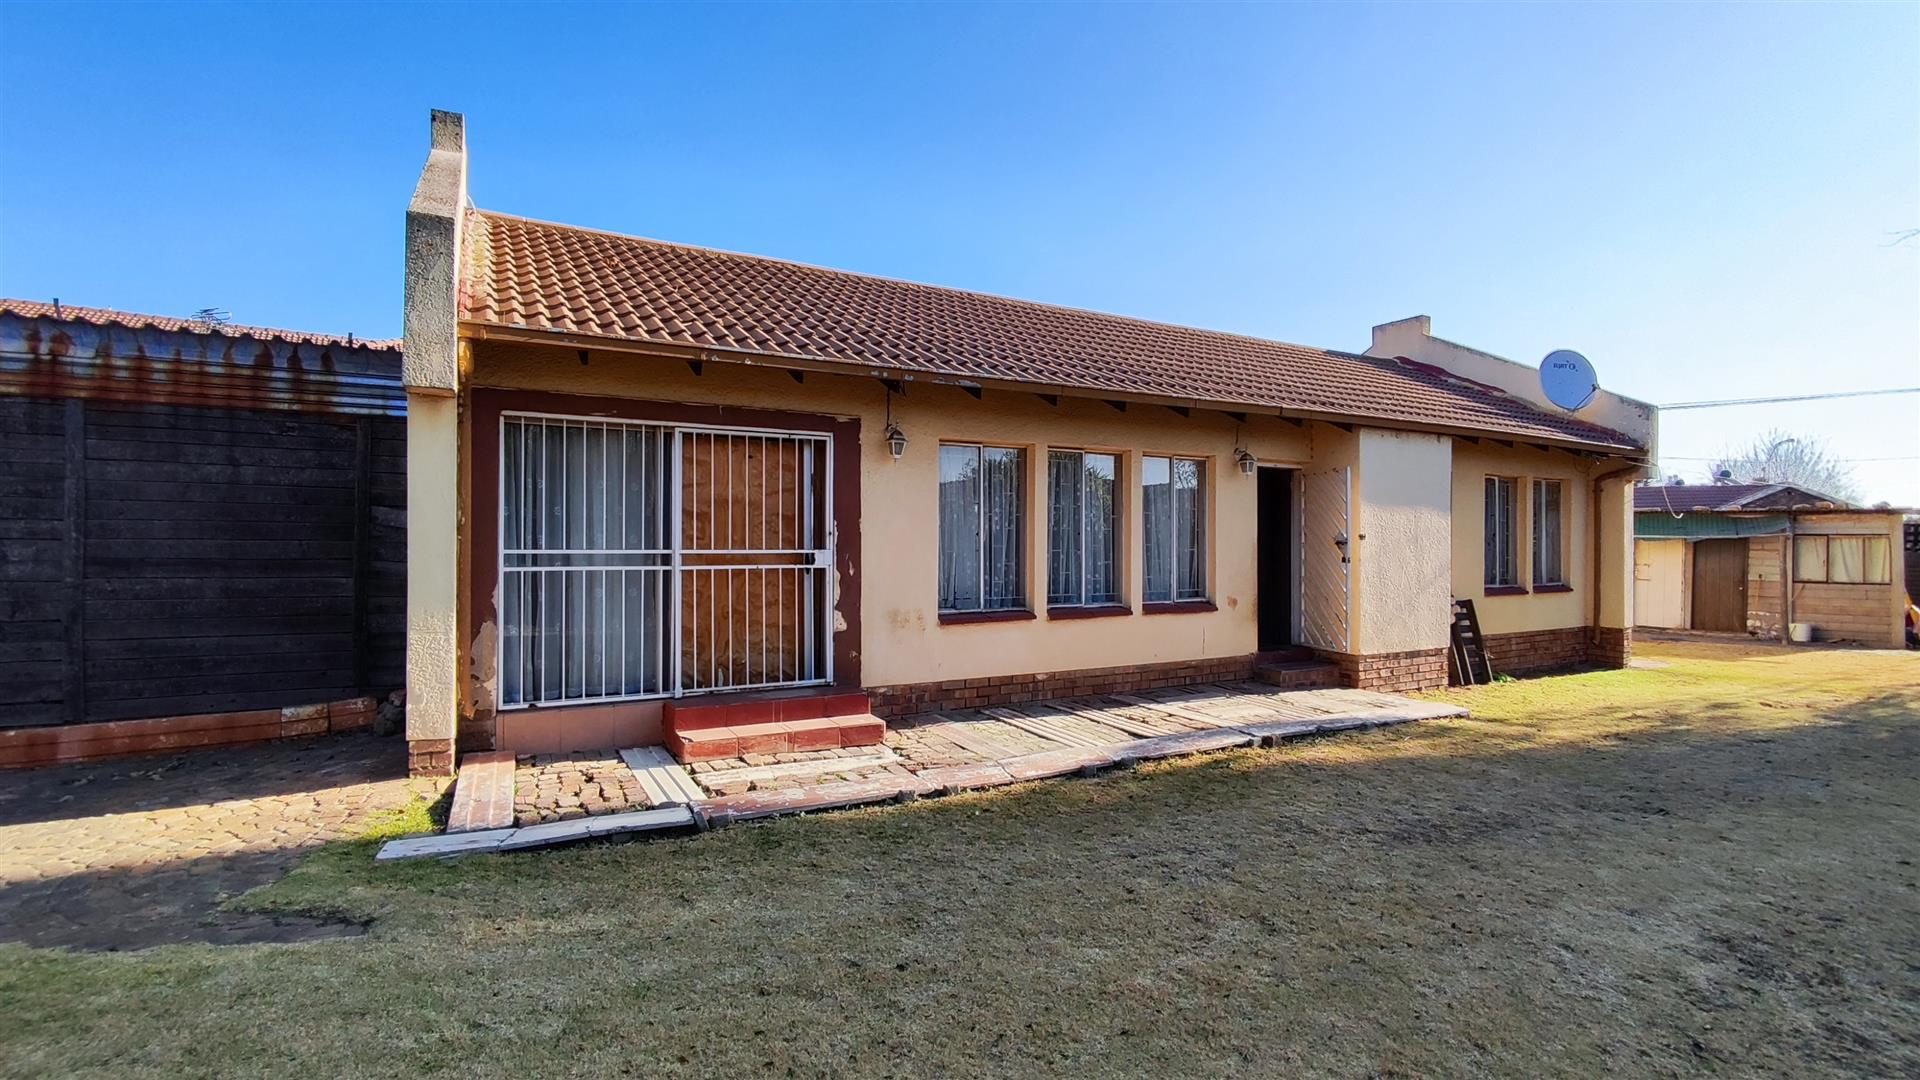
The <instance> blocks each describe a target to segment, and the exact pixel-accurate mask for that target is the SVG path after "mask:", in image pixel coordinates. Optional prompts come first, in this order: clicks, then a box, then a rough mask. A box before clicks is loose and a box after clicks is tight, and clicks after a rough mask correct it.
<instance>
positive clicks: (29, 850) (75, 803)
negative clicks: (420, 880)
mask: <svg viewBox="0 0 1920 1080" xmlns="http://www.w3.org/2000/svg"><path fill="white" fill-rule="evenodd" d="M406 765H407V754H406V745H405V744H404V743H403V742H401V741H400V740H399V739H397V738H392V737H385V738H383V737H378V736H374V735H330V736H324V737H320V738H314V739H301V740H295V741H288V742H278V743H266V744H259V745H255V746H242V747H231V748H220V749H212V750H196V751H191V752H187V753H182V754H175V755H172V756H168V757H145V758H129V759H124V760H119V761H108V762H100V763H96V764H87V765H60V766H53V767H50V768H42V769H27V770H13V771H6V772H0V853H4V855H3V856H0V941H19V942H25V943H27V944H30V945H43V946H45V945H64V946H70V947H74V948H83V949H127V948H144V947H146V946H150V945H159V944H166V943H170V942H181V941H214V942H223V943H224V942H240V941H280V940H292V939H298V938H305V937H316V936H330V935H336V934H340V933H350V932H357V930H358V928H357V927H350V926H341V925H339V924H328V923H324V922H321V921H318V920H300V919H288V918H276V917H267V916H249V915H237V914H229V913H224V912H217V911H216V910H215V909H216V907H217V906H218V904H219V903H220V902H221V901H222V900H223V899H225V898H227V897H229V896H234V895H238V894H239V893H242V892H245V891H247V890H248V889H252V888H254V887H256V886H259V885H264V884H267V883H268V882H271V881H274V880H276V879H278V878H279V877H280V876H281V875H283V874H285V873H286V871H287V870H288V869H290V868H291V867H292V866H293V864H294V863H296V862H297V861H299V859H300V856H301V855H302V854H303V853H304V852H306V851H307V850H309V849H311V848H313V847H315V846H316V845H319V844H323V843H326V842H327V841H330V840H337V839H342V838H346V837H352V836H357V835H359V834H360V833H362V832H364V831H365V829H366V828H367V826H368V825H369V824H370V823H371V821H372V819H373V818H374V817H375V816H376V815H378V814H380V813H382V812H384V811H387V810H390V809H395V808H398V807H402V806H405V805H406V804H407V803H408V802H409V801H410V800H411V799H412V798H413V797H414V795H415V794H420V795H426V796H428V797H432V796H433V795H435V794H437V790H438V789H437V787H436V785H435V784H434V783H433V782H431V781H412V780H408V779H407V776H406Z"/></svg>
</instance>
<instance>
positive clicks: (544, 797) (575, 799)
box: [513, 750, 647, 826]
mask: <svg viewBox="0 0 1920 1080" xmlns="http://www.w3.org/2000/svg"><path fill="white" fill-rule="evenodd" d="M646 808H647V797H646V794H645V793H644V792H642V791H641V790H640V778H639V777H637V776H635V775H633V770H632V769H629V768H627V764H626V762H624V761H621V760H620V755H619V753H618V751H614V750H589V751H575V752H574V753H571V754H530V755H526V756H523V757H521V758H519V759H518V760H517V761H516V762H515V764H514V773H513V822H514V824H516V825H520V826H527V825H538V824H540V823H541V822H546V821H566V820H568V819H570V818H577V817H586V816H587V815H588V814H618V813H620V812H622V811H625V810H644V809H646Z"/></svg>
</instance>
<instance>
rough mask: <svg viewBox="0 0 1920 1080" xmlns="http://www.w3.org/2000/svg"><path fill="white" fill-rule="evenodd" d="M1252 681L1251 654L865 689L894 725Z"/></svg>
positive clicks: (877, 710)
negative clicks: (963, 712)
mask: <svg viewBox="0 0 1920 1080" xmlns="http://www.w3.org/2000/svg"><path fill="white" fill-rule="evenodd" d="M1252 677H1253V657H1252V656H1250V655H1249V656H1231V657H1222V658H1219V659H1213V660H1182V661H1175V662H1172V663H1165V664H1132V665H1128V666H1124V667H1109V668H1081V669H1079V670H1077V671H1043V672H1037V673H1034V674H1027V675H995V676H989V677H986V678H980V679H951V680H948V681H946V682H930V683H906V684H901V685H897V686H873V687H868V688H867V696H868V698H869V699H870V700H871V702H872V707H873V713H874V715H875V716H878V717H881V718H882V719H889V720H890V719H895V718H898V717H903V716H913V715H916V714H918V713H924V712H944V711H947V710H950V709H981V708H988V707H991V706H996V705H1014V704H1018V703H1019V702H1022V701H1044V700H1046V699H1049V698H1066V697H1081V696H1084V695H1087V694H1126V693H1133V692H1136V691H1140V690H1152V689H1156V688H1158V687H1163V686H1184V685H1186V684H1188V683H1197V682H1215V681H1218V680H1220V679H1250V678H1252Z"/></svg>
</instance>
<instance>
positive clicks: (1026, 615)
mask: <svg viewBox="0 0 1920 1080" xmlns="http://www.w3.org/2000/svg"><path fill="white" fill-rule="evenodd" d="M1033 617H1034V614H1033V612H1031V611H1028V610H1027V609H1025V608H1018V609H1015V610H1010V611H943V612H941V613H940V625H941V626H964V625H966V624H967V623H984V622H1023V621H1025V620H1027V619H1031V618H1033Z"/></svg>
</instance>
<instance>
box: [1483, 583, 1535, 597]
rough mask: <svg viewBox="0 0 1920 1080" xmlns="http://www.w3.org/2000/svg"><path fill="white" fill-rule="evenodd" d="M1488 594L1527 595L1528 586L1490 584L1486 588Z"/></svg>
mask: <svg viewBox="0 0 1920 1080" xmlns="http://www.w3.org/2000/svg"><path fill="white" fill-rule="evenodd" d="M1486 595H1487V596H1525V595H1527V587H1526V586H1525V585H1489V586H1487V588H1486Z"/></svg>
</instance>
